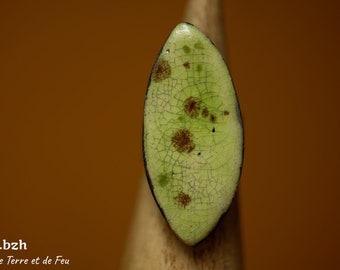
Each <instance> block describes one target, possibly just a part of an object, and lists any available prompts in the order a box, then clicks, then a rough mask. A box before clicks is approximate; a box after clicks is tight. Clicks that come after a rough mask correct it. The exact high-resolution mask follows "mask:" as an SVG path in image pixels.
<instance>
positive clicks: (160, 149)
mask: <svg viewBox="0 0 340 270" xmlns="http://www.w3.org/2000/svg"><path fill="white" fill-rule="evenodd" d="M143 136H144V138H143V141H144V159H145V166H146V171H147V175H148V179H149V182H150V186H151V189H152V191H153V194H154V196H155V198H156V200H157V203H158V205H159V207H160V208H161V210H162V212H163V214H164V216H165V218H166V219H167V221H168V223H169V224H170V227H171V228H172V230H173V231H174V232H175V233H176V235H177V236H178V237H179V238H180V239H181V240H182V241H183V242H185V243H186V244H188V245H194V244H196V243H198V242H199V241H201V240H202V239H204V238H205V237H206V236H207V235H208V234H209V233H210V232H211V230H212V229H213V228H214V227H215V225H216V224H217V222H218V220H219V219H220V217H221V215H222V214H223V213H224V212H226V211H227V209H228V207H229V205H230V203H231V201H232V199H233V197H234V194H235V190H236V187H237V183H238V180H239V176H240V169H241V164H242V153H243V131H242V122H241V117H240V115H239V109H238V101H237V97H236V94H235V91H234V87H233V84H232V81H231V77H230V75H229V72H228V69H227V66H226V64H225V63H224V61H223V59H222V57H221V55H220V54H219V52H218V51H217V49H216V48H215V46H214V45H213V44H212V43H211V41H210V40H209V39H208V38H207V37H206V36H205V35H204V34H203V33H202V32H201V31H199V30H198V29H197V28H196V27H194V26H192V25H190V24H187V23H182V24H179V25H178V26H177V27H176V28H175V29H174V30H173V32H172V33H171V34H170V36H169V38H168V40H167V41H166V43H165V44H164V46H163V48H162V50H161V52H160V54H159V57H158V58H157V59H156V62H155V65H154V67H153V71H152V73H151V76H150V82H149V87H148V91H147V95H146V100H145V111H144V135H143Z"/></svg>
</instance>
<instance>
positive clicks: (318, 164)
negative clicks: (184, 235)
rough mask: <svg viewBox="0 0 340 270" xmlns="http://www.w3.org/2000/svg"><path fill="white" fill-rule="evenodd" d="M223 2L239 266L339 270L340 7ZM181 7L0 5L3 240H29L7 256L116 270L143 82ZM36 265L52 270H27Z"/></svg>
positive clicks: (137, 155) (137, 152)
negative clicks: (238, 165)
mask: <svg viewBox="0 0 340 270" xmlns="http://www.w3.org/2000/svg"><path fill="white" fill-rule="evenodd" d="M223 3H224V14H225V29H226V34H227V48H226V51H227V59H228V63H229V67H230V70H231V73H232V76H233V80H234V83H235V86H236V88H237V92H238V96H239V101H240V104H241V108H242V113H243V117H244V125H245V135H246V138H245V145H246V146H245V159H244V169H243V174H242V178H241V185H240V189H239V193H240V196H239V199H240V205H241V209H240V214H241V222H242V224H241V229H242V237H243V246H244V258H245V268H246V270H256V269H261V270H266V269H268V270H269V269H290V270H298V269H315V270H316V269H335V268H336V267H338V256H339V252H340V244H339V243H340V236H339V227H340V218H339V203H340V199H339V195H338V193H339V192H338V190H339V188H340V184H339V180H340V171H339V165H340V162H339V161H340V157H339V151H340V143H339V135H340V132H339V112H340V109H339V104H338V103H339V91H340V87H339V86H340V84H339V77H340V76H339V75H340V74H339V65H338V61H339V46H340V42H339V25H340V24H339V19H338V16H339V2H337V1H335V0H334V1H332V0H326V1H307V0H302V1H286V0H278V1H274V2H273V1H269V0H262V1H261V0H259V1H224V2H223ZM183 9H184V1H182V0H174V1H171V2H163V1H156V0H155V1H151V0H149V1H137V0H135V1H132V0H130V1H119V2H118V1H117V2H116V1H4V0H2V1H0V240H2V239H7V240H10V241H16V240H18V239H23V240H24V241H25V242H27V244H28V250H27V251H22V252H15V251H11V252H8V251H7V252H6V251H0V258H1V257H5V256H7V255H15V256H18V257H29V258H31V257H34V256H40V257H44V256H47V255H50V256H52V257H53V256H55V255H63V256H64V257H67V258H69V259H70V260H71V266H70V267H68V268H67V267H62V266H60V267H54V268H53V267H52V268H53V269H56V268H58V269H83V270H86V269H116V268H117V266H118V264H119V260H120V258H121V255H122V253H123V247H124V242H125V240H126V237H127V233H128V229H129V224H130V221H131V217H132V213H133V209H134V203H135V199H136V194H137V188H138V186H139V182H140V180H141V179H142V175H143V162H142V150H141V133H142V118H143V102H144V94H145V91H146V85H147V80H148V77H149V72H150V70H151V67H152V64H153V61H154V59H155V57H156V55H157V53H158V50H159V48H160V47H161V45H162V44H163V42H164V41H165V39H166V37H167V36H168V34H169V32H170V31H171V30H172V28H173V27H174V26H175V25H176V24H177V23H178V22H180V21H181V18H182V14H183ZM141 229H142V228H141ZM0 268H6V266H3V265H2V266H0ZM33 268H34V269H47V268H48V267H42V266H40V268H39V267H32V266H24V267H22V268H20V269H33ZM6 269H7V268H6ZM8 269H18V267H16V266H14V267H10V268H8Z"/></svg>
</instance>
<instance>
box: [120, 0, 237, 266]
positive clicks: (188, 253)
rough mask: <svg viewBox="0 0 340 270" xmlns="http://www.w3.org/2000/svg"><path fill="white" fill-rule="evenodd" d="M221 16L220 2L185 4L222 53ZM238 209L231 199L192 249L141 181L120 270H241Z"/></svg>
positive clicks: (204, 0) (191, 19) (201, 0)
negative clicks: (206, 234) (181, 238)
mask: <svg viewBox="0 0 340 270" xmlns="http://www.w3.org/2000/svg"><path fill="white" fill-rule="evenodd" d="M222 15H223V13H222V7H221V3H220V1H217V0H213V1H209V0H196V1H188V3H187V7H186V11H185V16H184V21H187V22H190V23H192V24H194V25H196V26H197V27H198V28H200V29H201V30H202V31H203V32H205V33H206V35H207V36H208V37H209V38H210V39H211V40H212V41H213V42H214V43H215V45H216V46H217V48H218V49H219V50H220V52H221V53H222V54H224V49H225V40H224V31H223V23H222V22H223V16H222ZM241 253H242V252H241V241H240V231H239V219H238V206H237V198H236V197H235V198H234V200H233V203H232V205H231V207H230V208H229V210H228V212H227V213H226V214H225V215H224V216H223V217H222V218H221V220H220V222H219V224H218V225H217V227H216V228H215V229H214V231H213V232H212V233H211V234H210V235H209V236H208V237H207V238H206V239H205V240H203V241H202V242H200V243H199V244H197V245H196V246H194V247H190V246H186V245H185V244H183V243H182V242H181V241H180V240H179V239H178V238H177V237H176V236H175V235H174V233H173V232H172V230H171V229H170V227H169V226H168V224H167V222H166V220H165V219H164V217H163V216H162V215H161V213H160V211H159V209H158V207H157V204H156V203H155V201H154V199H153V197H152V194H151V192H150V189H149V187H148V184H147V180H146V179H142V183H141V187H140V191H139V196H138V199H137V205H136V209H135V213H134V218H133V223H132V226H131V229H130V233H129V237H128V240H127V243H126V247H125V251H124V256H123V258H122V261H121V266H120V269H121V270H128V269H131V270H132V269H133V270H139V269H150V270H152V269H155V270H159V269H197V270H199V269H202V270H203V269H204V270H208V269H219V270H220V269H229V270H240V269H242V254H241Z"/></svg>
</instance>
